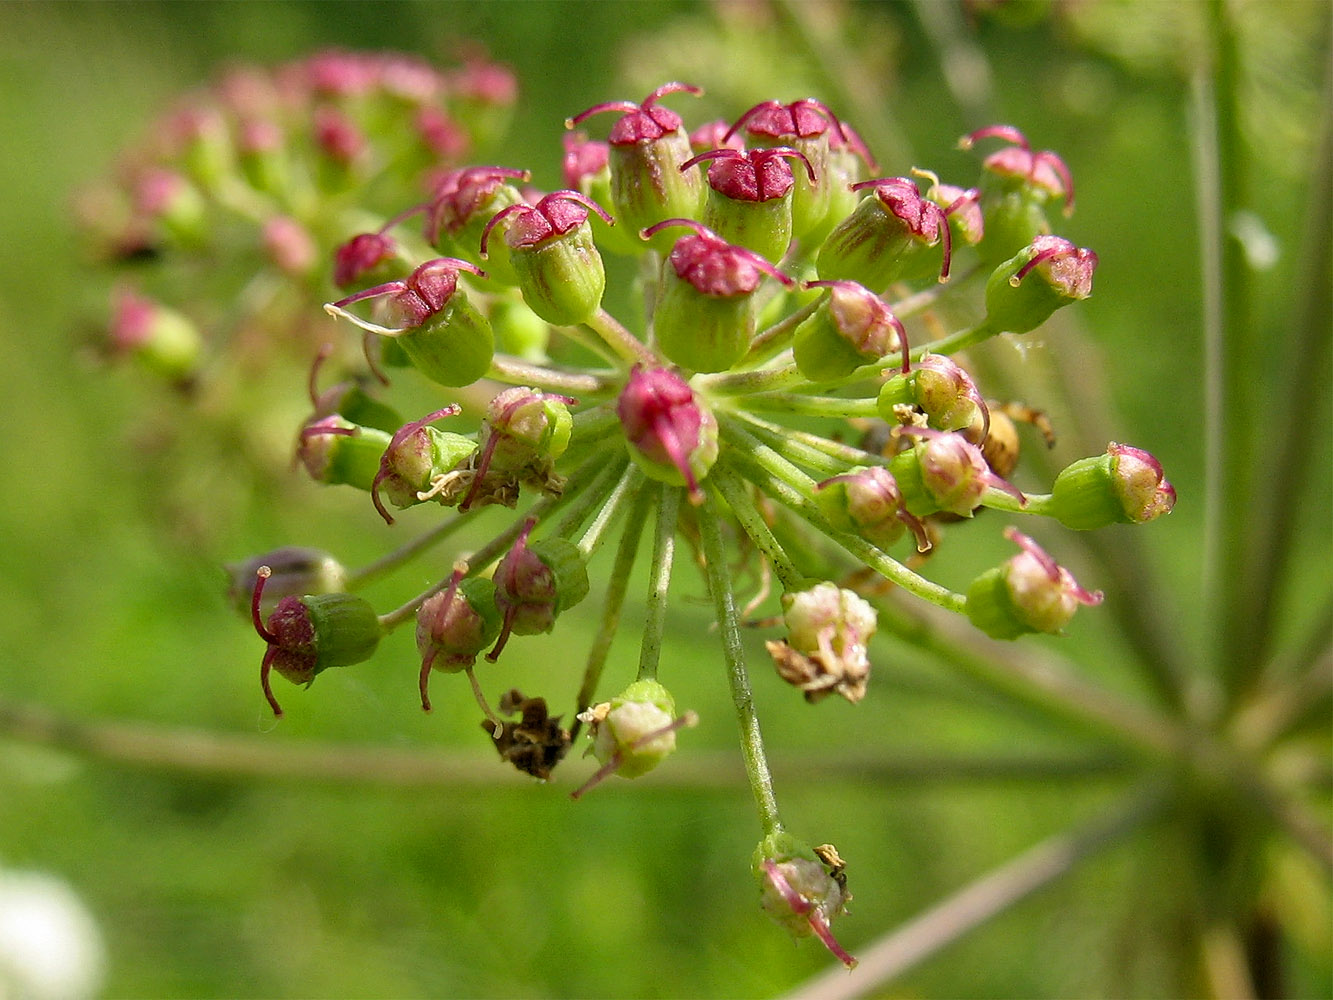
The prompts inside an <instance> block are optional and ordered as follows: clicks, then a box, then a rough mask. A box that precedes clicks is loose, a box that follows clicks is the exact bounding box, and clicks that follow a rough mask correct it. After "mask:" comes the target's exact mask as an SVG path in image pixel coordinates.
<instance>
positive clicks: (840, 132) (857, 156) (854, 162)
mask: <svg viewBox="0 0 1333 1000" xmlns="http://www.w3.org/2000/svg"><path fill="white" fill-rule="evenodd" d="M828 140H829V153H828V188H829V207H828V216H827V218H825V220H824V223H823V225H821V226H817V227H816V228H815V229H814V230H813V231H812V232H810V233H809V234H808V235H807V236H806V243H807V244H808V245H809V246H818V245H819V244H820V243H822V242H823V241H824V239H825V238H826V237H827V236H828V234H829V233H830V232H832V231H833V227H834V226H836V225H837V224H838V223H840V222H841V221H842V220H843V219H845V218H847V216H849V215H851V214H852V212H854V211H856V206H857V204H858V203H859V202H860V201H861V195H860V194H859V193H858V192H857V191H856V190H855V188H856V185H857V184H859V183H860V182H861V181H864V180H869V179H870V178H871V177H874V176H875V174H877V173H879V167H878V165H877V164H876V163H875V158H874V157H873V156H871V155H870V150H869V149H867V148H866V144H865V142H864V141H862V139H861V137H860V136H859V135H858V134H857V133H856V130H855V129H853V128H852V127H851V126H850V125H848V124H847V123H846V122H839V123H838V128H836V129H830V130H829V133H828Z"/></svg>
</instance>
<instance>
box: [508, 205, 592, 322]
mask: <svg viewBox="0 0 1333 1000" xmlns="http://www.w3.org/2000/svg"><path fill="white" fill-rule="evenodd" d="M589 209H592V210H593V211H595V212H596V213H597V214H598V215H600V216H601V218H602V221H603V222H605V223H607V224H608V225H610V224H612V219H611V216H609V215H607V214H606V212H605V211H604V210H603V209H602V208H601V207H600V206H599V205H598V204H597V203H596V202H593V201H589V200H588V199H587V198H586V197H584V196H583V195H581V194H579V193H578V192H577V191H555V192H552V193H551V194H548V195H546V196H545V197H543V198H542V199H541V200H540V201H539V202H537V204H535V205H510V206H509V207H508V208H503V209H501V210H500V211H499V212H497V213H496V214H495V215H494V216H492V218H491V221H490V222H488V223H487V224H486V228H485V229H484V230H483V231H482V235H481V255H482V257H487V256H488V246H489V243H490V242H491V241H490V240H489V237H490V235H491V231H492V230H493V229H494V228H495V227H496V226H497V225H499V224H500V223H501V222H507V226H506V228H505V232H504V242H505V244H506V245H507V246H508V247H509V263H510V266H512V267H513V269H514V274H515V275H517V277H518V287H519V291H521V292H522V293H523V301H524V302H526V303H527V304H528V307H529V308H530V309H531V310H532V311H533V312H535V313H536V314H537V315H538V316H540V317H541V318H542V319H544V320H546V321H547V322H548V323H553V324H554V325H556V326H576V325H577V324H579V323H582V322H584V321H585V320H587V319H588V318H589V317H590V316H591V315H592V314H593V313H595V312H596V311H597V310H598V309H599V308H600V307H601V304H602V293H603V292H604V291H605V290H606V269H605V268H604V267H603V265H602V256H601V254H599V253H598V252H597V245H596V243H594V242H593V238H592V227H591V226H589V225H588V210H589Z"/></svg>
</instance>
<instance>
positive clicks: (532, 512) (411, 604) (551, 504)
mask: <svg viewBox="0 0 1333 1000" xmlns="http://www.w3.org/2000/svg"><path fill="white" fill-rule="evenodd" d="M617 450H619V449H617ZM606 464H607V460H606V453H605V452H603V451H598V452H596V453H594V454H593V455H592V456H590V457H589V458H587V459H586V460H585V461H584V463H583V464H582V465H580V466H579V467H578V468H577V469H575V470H574V473H573V474H572V475H571V476H570V477H569V482H568V483H567V484H566V485H565V491H564V493H562V494H561V495H560V496H558V497H552V496H544V497H542V498H541V499H540V500H538V501H537V502H536V503H534V504H533V505H532V506H531V507H530V508H528V517H534V518H537V519H538V520H541V519H542V518H544V517H547V516H548V515H550V514H553V513H555V512H556V511H558V510H560V509H561V508H562V507H564V506H566V505H567V504H569V503H570V502H571V498H572V497H574V496H575V495H580V494H581V492H582V491H583V488H584V486H585V484H586V483H587V482H588V480H590V479H591V478H593V477H594V476H595V475H596V474H597V473H598V472H599V471H601V470H604V469H605V468H606ZM581 520H582V518H580V521H581ZM522 530H523V519H522V518H519V519H516V520H515V521H514V522H513V523H512V524H511V525H509V527H507V528H505V529H504V531H502V532H500V533H499V534H498V535H496V536H495V537H494V538H492V539H491V540H490V541H489V542H487V543H486V544H485V545H483V546H482V547H481V548H479V549H478V550H477V551H476V552H474V553H472V555H471V557H469V559H468V560H467V564H468V575H469V576H472V575H475V574H477V573H480V572H481V571H482V570H484V569H485V568H486V567H487V566H489V565H490V564H491V563H493V562H495V560H497V559H499V558H500V556H502V555H504V553H505V550H506V549H508V548H509V546H511V545H512V544H514V539H516V538H517V537H518V536H519V533H520V532H521V531H522ZM451 579H452V574H450V575H449V576H446V577H444V578H443V579H441V580H437V581H436V582H435V583H433V584H431V586H429V587H427V588H426V589H425V590H423V591H422V592H421V593H419V594H417V595H416V596H415V597H413V598H412V599H411V600H409V601H408V602H407V603H405V604H402V605H400V606H399V607H397V608H394V609H393V610H392V611H390V612H388V613H387V614H383V615H380V616H379V622H380V627H381V628H383V629H384V631H386V632H391V631H392V630H394V629H396V628H397V627H398V626H399V625H401V624H403V622H405V621H407V620H408V619H410V618H411V617H412V616H413V615H415V614H416V613H417V608H419V607H421V605H422V603H423V602H425V601H426V600H427V599H428V598H430V597H433V596H434V595H436V594H438V593H439V592H440V591H442V590H444V588H445V587H447V586H449V581H450V580H451Z"/></svg>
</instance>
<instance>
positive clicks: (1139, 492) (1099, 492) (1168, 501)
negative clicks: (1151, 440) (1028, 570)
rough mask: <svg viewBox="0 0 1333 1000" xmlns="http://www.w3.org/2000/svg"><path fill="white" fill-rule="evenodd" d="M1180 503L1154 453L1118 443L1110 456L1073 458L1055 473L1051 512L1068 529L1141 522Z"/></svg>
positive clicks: (1108, 449)
mask: <svg viewBox="0 0 1333 1000" xmlns="http://www.w3.org/2000/svg"><path fill="white" fill-rule="evenodd" d="M1175 505H1176V491H1175V488H1174V487H1173V486H1172V485H1171V484H1170V483H1168V482H1167V481H1166V477H1165V475H1164V474H1163V472H1162V465H1161V463H1160V462H1158V461H1157V459H1155V458H1154V457H1153V456H1152V455H1150V454H1148V452H1146V451H1142V450H1141V449H1139V448H1131V447H1130V446H1129V445H1124V444H1115V443H1114V442H1112V443H1111V445H1110V446H1109V447H1108V448H1107V449H1106V454H1104V455H1097V456H1096V457H1094V458H1083V459H1079V460H1078V461H1077V462H1074V463H1073V464H1072V465H1070V466H1069V467H1068V468H1066V469H1064V470H1063V471H1062V472H1061V473H1060V474H1059V475H1058V476H1056V477H1055V485H1054V486H1053V487H1052V489H1051V511H1052V513H1054V514H1055V516H1056V518H1058V519H1059V521H1060V523H1061V524H1063V525H1064V526H1065V527H1067V528H1074V529H1076V530H1079V531H1086V530H1089V529H1092V528H1101V527H1105V526H1106V525H1108V524H1117V523H1119V524H1142V523H1143V522H1145V521H1151V520H1153V519H1154V518H1156V517H1159V516H1161V515H1162V514H1169V513H1170V512H1171V508H1173V507H1174V506H1175Z"/></svg>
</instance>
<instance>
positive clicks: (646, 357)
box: [583, 309, 657, 365]
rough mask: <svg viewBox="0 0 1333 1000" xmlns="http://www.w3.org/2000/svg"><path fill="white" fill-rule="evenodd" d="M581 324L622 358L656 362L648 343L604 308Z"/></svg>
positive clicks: (645, 362)
mask: <svg viewBox="0 0 1333 1000" xmlns="http://www.w3.org/2000/svg"><path fill="white" fill-rule="evenodd" d="M583 325H584V327H586V328H587V329H589V330H591V331H592V332H593V333H595V334H597V336H598V337H600V338H601V340H602V342H603V343H604V344H606V346H607V347H609V348H611V350H613V351H615V352H616V354H617V355H618V356H619V357H620V358H621V359H622V360H624V361H628V362H629V363H630V364H645V365H652V364H656V363H657V356H656V355H655V354H653V352H652V351H651V350H649V349H648V345H647V344H645V343H644V342H643V341H641V340H640V339H639V338H638V337H636V336H634V334H632V333H630V332H629V330H627V329H625V327H624V326H622V325H621V323H620V321H619V320H617V319H616V318H615V317H614V316H612V315H611V314H610V313H609V312H607V311H606V310H605V309H598V310H597V311H596V312H595V313H593V314H592V315H591V316H590V317H588V319H587V320H586V321H585V322H584V324H583Z"/></svg>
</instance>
